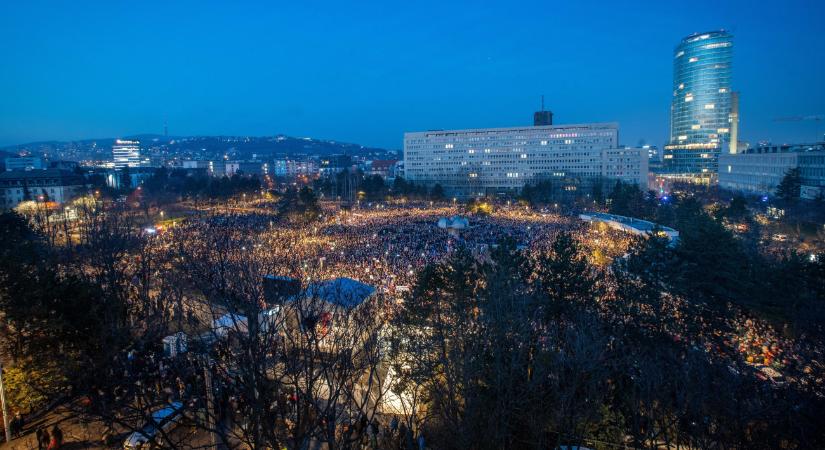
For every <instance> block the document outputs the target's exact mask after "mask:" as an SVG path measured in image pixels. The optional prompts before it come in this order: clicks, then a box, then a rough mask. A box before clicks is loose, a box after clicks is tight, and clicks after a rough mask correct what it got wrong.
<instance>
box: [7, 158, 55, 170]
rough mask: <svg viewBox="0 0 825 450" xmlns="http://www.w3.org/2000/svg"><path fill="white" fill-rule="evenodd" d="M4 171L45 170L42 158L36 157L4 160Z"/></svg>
mask: <svg viewBox="0 0 825 450" xmlns="http://www.w3.org/2000/svg"><path fill="white" fill-rule="evenodd" d="M5 164H6V170H8V171H10V170H33V169H45V168H46V166H45V164H43V158H40V157H38V156H18V157H15V158H6V159H5Z"/></svg>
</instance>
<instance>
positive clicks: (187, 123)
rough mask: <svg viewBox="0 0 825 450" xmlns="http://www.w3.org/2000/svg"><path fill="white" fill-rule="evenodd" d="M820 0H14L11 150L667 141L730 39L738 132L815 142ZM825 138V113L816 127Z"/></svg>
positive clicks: (9, 18) (3, 101)
mask: <svg viewBox="0 0 825 450" xmlns="http://www.w3.org/2000/svg"><path fill="white" fill-rule="evenodd" d="M823 24H825V1H822V0H808V1H771V2H768V1H762V2H760V1H754V0H750V1H736V2H732V1H722V0H715V1H681V2H675V1H669V0H668V1H661V0H659V1H651V2H608V1H603V2H595V1H594V2H587V1H562V2H555V1H543V2H517V1H511V2H499V3H492V2H490V3H487V2H478V1H472V2H448V1H444V2H427V1H407V2H398V3H395V2H390V1H374V2H373V1H358V2H345V1H337V2H321V1H317V2H311V1H306V2H275V1H260V2H240V1H239V2H231V4H230V2H226V1H220V2H218V1H215V2H211V1H193V2H185V1H171V2H152V1H114V0H107V1H94V2H93V1H85V2H84V1H77V2H72V1H50V2H41V1H34V0H26V1H13V0H3V1H2V5H0V58H2V65H0V145H6V144H17V143H23V142H29V141H35V140H48V139H61V140H63V139H81V138H98V137H100V138H102V137H115V136H124V135H129V134H137V133H162V130H163V124H164V121H167V122H168V124H169V133H170V134H171V135H196V134H205V135H218V134H224V135H230V134H231V135H273V134H279V133H283V134H287V135H292V136H311V137H317V138H324V139H334V140H339V141H346V142H356V143H360V144H363V145H369V146H380V147H385V148H401V146H402V136H403V132H404V131H420V130H427V129H436V128H444V129H446V128H471V127H494V126H514V125H528V124H531V120H532V112H533V111H534V110H536V109H537V108H538V107H539V96H540V95H541V94H544V95H545V97H546V104H547V106H548V108H549V109H551V110H552V111H553V112H554V113H555V122H556V123H582V122H599V121H616V122H619V124H620V138H621V142H622V143H623V144H628V145H635V144H638V143H640V142H641V141H642V140H644V141H645V142H647V143H651V144H655V145H659V146H661V145H663V144H664V143H665V140H666V139H667V137H668V123H669V117H668V114H669V108H670V97H671V81H672V53H673V48H674V46H675V45H676V44H677V43H678V42H679V40H680V39H681V38H682V37H683V36H685V35H687V34H690V33H693V32H700V31H708V30H712V29H720V28H724V29H726V30H729V31H731V32H732V33H733V34H734V36H735V38H734V39H735V41H734V42H735V43H734V68H733V73H734V83H733V87H734V89H735V90H738V91H740V92H741V101H740V102H741V122H740V129H741V132H740V134H741V138H742V139H743V140H747V141H750V142H752V143H755V142H756V141H760V140H771V141H773V142H800V141H812V140H814V138H815V134H816V133H815V130H816V123H815V122H775V121H774V120H773V119H774V118H776V117H781V116H796V115H811V114H825V82H823V80H825V35H823V32H822V29H823ZM819 132H820V133H822V132H825V123H821V124H820V126H819Z"/></svg>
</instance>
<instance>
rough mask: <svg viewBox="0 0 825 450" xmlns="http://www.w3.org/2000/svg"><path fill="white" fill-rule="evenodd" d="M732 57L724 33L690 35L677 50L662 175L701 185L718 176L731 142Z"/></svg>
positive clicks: (727, 37) (728, 35)
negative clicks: (698, 182) (696, 182)
mask: <svg viewBox="0 0 825 450" xmlns="http://www.w3.org/2000/svg"><path fill="white" fill-rule="evenodd" d="M732 56H733V36H732V35H731V34H729V33H727V32H726V31H711V32H707V33H697V34H692V35H690V36H688V37H686V38H684V39H682V41H681V42H680V43H679V45H678V46H676V50H675V51H674V55H673V100H672V103H671V107H670V142H669V143H668V144H667V145H665V148H664V154H663V162H664V171H665V172H666V174H668V175H671V176H674V177H683V178H688V179H692V180H694V181H698V180H701V181H705V182H707V181H709V180H712V179H713V178H714V177H715V175H716V174H717V172H718V161H719V153H720V151H728V148H729V147H728V146H729V142H730V139H731V123H730V122H731V105H732V99H731V97H732V92H731V62H732Z"/></svg>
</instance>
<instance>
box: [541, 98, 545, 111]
mask: <svg viewBox="0 0 825 450" xmlns="http://www.w3.org/2000/svg"><path fill="white" fill-rule="evenodd" d="M541 110H542V111H544V94H541Z"/></svg>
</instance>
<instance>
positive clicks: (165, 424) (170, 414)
mask: <svg viewBox="0 0 825 450" xmlns="http://www.w3.org/2000/svg"><path fill="white" fill-rule="evenodd" d="M182 420H183V404H182V403H181V402H172V403H170V404H169V405H168V406H165V407H163V408H161V409H158V410H156V411H154V412H153V413H152V417H151V418H150V419H149V422H148V423H147V424H146V425H145V426H144V427H143V428H141V429H140V430H138V431H135V432H134V433H132V434H130V435H129V436H128V437H127V438H126V441H125V442H124V443H123V449H124V450H146V449H148V448H153V447H155V446H157V445H158V444H159V441H160V440H161V439H162V437H163V435H165V434H167V433H170V432H171V431H172V430H174V429H175V428H176V427H177V426H178V425H180V423H181V421H182Z"/></svg>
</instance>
